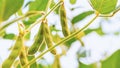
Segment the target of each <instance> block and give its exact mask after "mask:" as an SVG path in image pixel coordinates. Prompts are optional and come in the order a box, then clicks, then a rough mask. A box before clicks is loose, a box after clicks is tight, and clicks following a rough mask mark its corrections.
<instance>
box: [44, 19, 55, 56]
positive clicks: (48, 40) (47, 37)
mask: <svg viewBox="0 0 120 68" xmlns="http://www.w3.org/2000/svg"><path fill="white" fill-rule="evenodd" d="M42 23H43V24H44V26H43V28H44V36H45V41H46V44H47V46H48V48H50V47H52V46H53V41H52V36H51V33H50V30H49V27H48V23H47V20H43V22H42ZM50 52H51V53H52V54H54V55H55V54H56V50H55V49H53V50H52V51H50Z"/></svg>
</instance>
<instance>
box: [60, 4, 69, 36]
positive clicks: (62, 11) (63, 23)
mask: <svg viewBox="0 0 120 68" xmlns="http://www.w3.org/2000/svg"><path fill="white" fill-rule="evenodd" d="M59 15H60V23H61V26H62V32H63V35H64V36H65V37H66V36H68V35H70V31H69V28H68V21H67V16H66V10H65V6H64V3H63V4H62V5H61V6H60V9H59Z"/></svg>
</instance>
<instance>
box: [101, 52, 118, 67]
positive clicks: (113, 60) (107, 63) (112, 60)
mask: <svg viewBox="0 0 120 68" xmlns="http://www.w3.org/2000/svg"><path fill="white" fill-rule="evenodd" d="M101 63H102V68H120V50H118V51H116V52H115V53H114V54H112V55H111V56H110V57H109V58H107V59H106V60H104V61H102V62H101Z"/></svg>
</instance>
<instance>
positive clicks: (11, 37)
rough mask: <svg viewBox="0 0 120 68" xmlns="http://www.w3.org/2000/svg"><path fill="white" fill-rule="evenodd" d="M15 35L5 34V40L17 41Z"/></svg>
mask: <svg viewBox="0 0 120 68" xmlns="http://www.w3.org/2000/svg"><path fill="white" fill-rule="evenodd" d="M15 37H16V36H15V34H12V33H10V34H5V35H4V36H3V38H4V39H12V40H13V39H15Z"/></svg>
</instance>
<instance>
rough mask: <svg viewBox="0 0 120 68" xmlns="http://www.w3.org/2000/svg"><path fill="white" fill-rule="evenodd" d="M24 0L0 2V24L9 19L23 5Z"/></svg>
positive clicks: (4, 0) (0, 0) (1, 0)
mask: <svg viewBox="0 0 120 68" xmlns="http://www.w3.org/2000/svg"><path fill="white" fill-rule="evenodd" d="M23 2H24V0H0V22H2V21H5V20H7V19H9V17H10V16H11V15H13V14H14V13H15V12H17V11H18V10H19V9H20V8H21V7H22V5H23Z"/></svg>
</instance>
